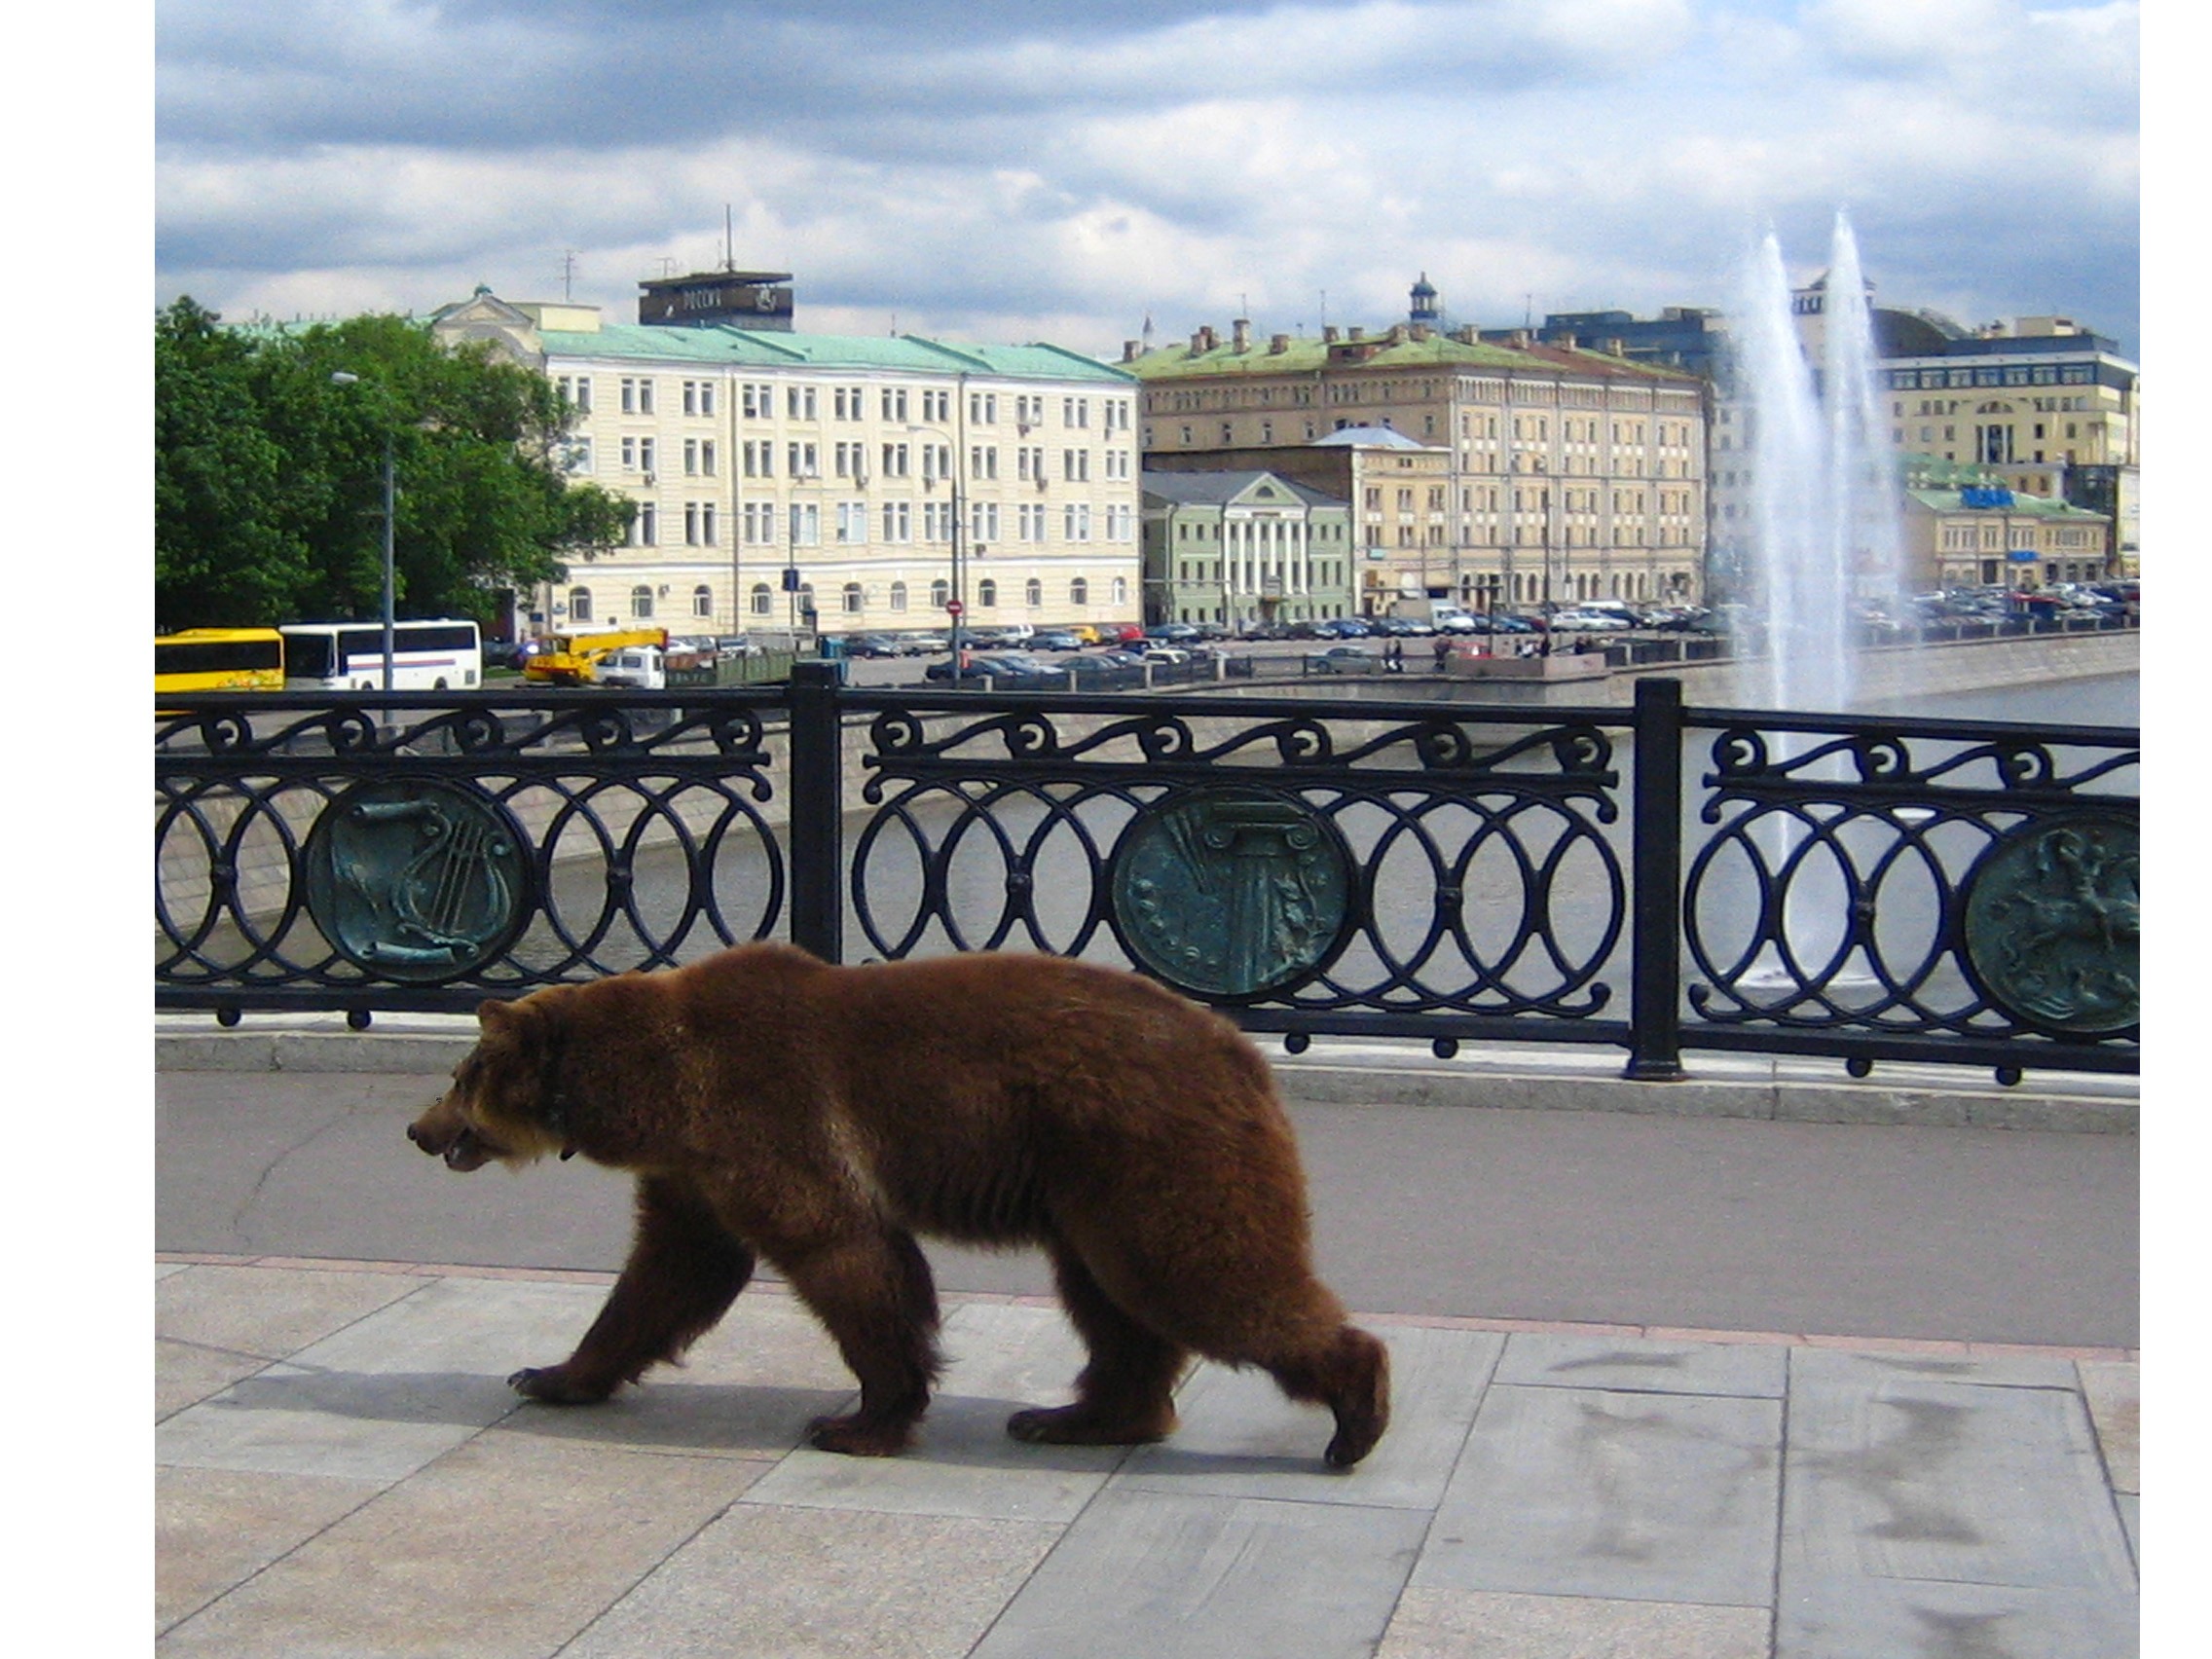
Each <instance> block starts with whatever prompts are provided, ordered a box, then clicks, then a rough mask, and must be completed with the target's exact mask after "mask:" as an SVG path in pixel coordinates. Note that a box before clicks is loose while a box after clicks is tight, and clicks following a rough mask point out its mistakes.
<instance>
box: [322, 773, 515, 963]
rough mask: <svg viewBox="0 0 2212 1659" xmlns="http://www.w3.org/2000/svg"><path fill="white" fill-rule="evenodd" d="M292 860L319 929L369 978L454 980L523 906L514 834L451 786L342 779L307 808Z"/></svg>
mask: <svg viewBox="0 0 2212 1659" xmlns="http://www.w3.org/2000/svg"><path fill="white" fill-rule="evenodd" d="M301 868H302V873H303V875H304V878H305V883H306V898H307V906H308V914H309V915H310V916H312V917H313V919H314V924H315V926H316V927H317V928H319V929H320V930H321V932H322V936H323V938H324V939H325V940H329V942H330V945H331V947H332V948H333V949H334V950H336V951H337V952H338V954H339V955H341V956H343V957H344V958H345V959H346V960H347V961H349V962H350V963H352V964H353V965H354V966H355V967H357V968H360V969H362V970H364V971H365V972H367V973H370V974H373V975H375V976H377V977H379V978H385V979H402V980H407V981H410V982H415V983H421V982H425V981H436V980H441V979H453V978H458V977H461V975H464V974H466V973H469V972H470V971H471V970H473V969H476V968H479V967H481V966H483V965H484V964H485V963H486V962H489V961H491V960H492V959H493V958H494V957H496V956H498V954H499V953H500V952H501V951H503V950H505V949H506V948H507V946H508V945H509V944H510V943H511V942H512V941H513V940H514V937H515V935H516V934H517V933H518V932H519V931H520V930H521V927H522V924H523V921H524V919H525V918H526V917H527V916H528V914H529V912H530V895H531V866H530V855H529V844H528V841H527V839H526V837H525V836H524V835H523V833H522V830H521V829H520V828H519V827H518V826H517V825H516V823H515V821H514V819H513V817H512V816H511V815H510V814H509V813H508V812H507V811H506V809H505V808H504V807H502V806H501V805H500V804H499V803H498V801H495V800H493V799H492V798H491V797H490V796H488V795H486V794H484V793H482V792H480V791H478V790H475V789H473V788H471V787H467V786H462V785H455V784H449V783H442V782H438V781H435V780H429V779H394V780H387V781H383V782H377V783H361V784H355V785H353V786H352V787H351V788H350V789H348V790H346V791H345V792H343V793H341V794H339V795H338V796H337V797H336V798H335V799H334V800H332V801H331V803H330V804H329V805H328V806H327V807H325V808H324V809H323V810H322V813H321V815H320V816H319V817H317V818H316V820H315V822H314V827H313V830H310V831H309V833H308V840H307V846H306V848H305V849H304V850H303V853H302V857H301Z"/></svg>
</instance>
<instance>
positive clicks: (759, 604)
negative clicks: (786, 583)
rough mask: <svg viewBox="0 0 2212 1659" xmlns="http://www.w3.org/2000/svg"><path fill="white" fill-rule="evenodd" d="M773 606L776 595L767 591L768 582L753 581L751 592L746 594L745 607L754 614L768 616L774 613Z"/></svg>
mask: <svg viewBox="0 0 2212 1659" xmlns="http://www.w3.org/2000/svg"><path fill="white" fill-rule="evenodd" d="M775 606H776V596H775V595H774V594H773V593H771V592H770V591H769V588H768V584H767V583H766V582H755V583H754V584H753V592H752V593H751V594H750V595H748V596H747V602H746V608H747V609H748V610H750V611H752V613H753V614H754V615H756V616H768V615H772V614H774V611H775Z"/></svg>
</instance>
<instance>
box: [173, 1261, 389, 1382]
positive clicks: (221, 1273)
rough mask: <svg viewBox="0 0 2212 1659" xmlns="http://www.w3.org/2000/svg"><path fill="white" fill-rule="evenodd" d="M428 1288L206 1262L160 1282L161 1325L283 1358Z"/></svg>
mask: <svg viewBox="0 0 2212 1659" xmlns="http://www.w3.org/2000/svg"><path fill="white" fill-rule="evenodd" d="M423 1288H424V1281H423V1280H421V1279H413V1278H408V1277H406V1276H404V1275H402V1274H398V1273H355V1272H319V1271H317V1270H314V1269H311V1268H264V1267H251V1268H248V1267H232V1266H228V1265H222V1264H210V1263H201V1264H196V1265H193V1266H190V1267H186V1268H184V1269H182V1270H181V1271H180V1272H177V1273H174V1274H172V1275H170V1276H169V1277H167V1278H166V1279H164V1280H162V1281H161V1282H160V1283H159V1284H157V1285H156V1286H155V1287H154V1326H155V1329H156V1330H157V1331H158V1332H160V1334H161V1335H162V1336H164V1337H166V1338H168V1339H169V1340H170V1341H172V1342H179V1343H192V1344H196V1345H198V1346H202V1347H210V1348H227V1349H231V1350H234V1351H236V1352H240V1353H245V1354H256V1355H259V1356H260V1357H261V1358H263V1359H282V1358H284V1357H285V1356H287V1355H289V1354H293V1353H296V1352H298V1351H299V1350H300V1349H301V1348H303V1347H306V1346H308V1345H309V1344H310V1343H313V1342H319V1341H321V1340H322V1339H323V1338H325V1337H328V1336H330V1335H332V1334H333V1333H335V1332H337V1331H341V1330H343V1329H345V1327H347V1326H348V1325H350V1324H351V1323H353V1321H354V1320H356V1319H360V1318H363V1317H365V1316H367V1315H368V1314H370V1313H374V1312H375V1311H377V1310H378V1309H381V1308H387V1307H389V1306H390V1305H391V1304H393V1303H395V1302H398V1301H401V1300H402V1299H404V1298H406V1297H408V1296H412V1295H414V1294H415V1293H416V1292H418V1291H420V1290H422V1289H423Z"/></svg>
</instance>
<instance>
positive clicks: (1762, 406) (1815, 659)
mask: <svg viewBox="0 0 2212 1659" xmlns="http://www.w3.org/2000/svg"><path fill="white" fill-rule="evenodd" d="M1825 306H1826V311H1825V319H1824V320H1825V346H1824V350H1823V351H1822V354H1821V373H1820V378H1819V384H1818V385H1817V386H1816V384H1815V378H1814V373H1813V366H1812V364H1811V363H1810V362H1809V361H1808V360H1807V357H1806V353H1805V350H1804V348H1803V346H1802V344H1801V343H1800V339H1799V336H1798V331H1797V323H1796V318H1795V314H1794V311H1793V308H1792V306H1791V303H1790V289H1789V278H1788V274H1787V273H1786V272H1785V270H1784V269H1783V263H1782V245H1781V242H1780V240H1778V239H1777V238H1776V237H1775V236H1774V234H1773V233H1772V232H1769V233H1768V234H1767V235H1766V236H1765V237H1764V238H1763V239H1762V240H1760V242H1759V245H1758V247H1757V249H1756V251H1755V252H1754V254H1753V256H1752V258H1751V260H1750V262H1749V263H1748V266H1747V268H1746V272H1745V276H1744V280H1743V283H1742V305H1741V308H1740V312H1739V320H1738V324H1737V327H1736V329H1735V348H1734V359H1733V363H1732V377H1733V383H1734V385H1733V391H1734V395H1735V396H1736V397H1737V399H1738V400H1739V402H1740V403H1741V405H1742V407H1743V409H1744V411H1745V416H1746V421H1747V423H1748V429H1749V431H1750V433H1751V445H1752V449H1753V455H1754V460H1753V463H1752V480H1751V500H1750V506H1751V527H1752V529H1751V562H1750V567H1749V570H1748V571H1747V575H1748V577H1749V580H1750V592H1749V594H1748V595H1747V597H1748V599H1749V601H1750V605H1751V619H1752V622H1753V638H1754V639H1755V640H1757V641H1759V642H1761V646H1760V648H1759V649H1758V650H1757V652H1756V654H1755V655H1753V656H1751V657H1750V658H1749V659H1748V660H1746V661H1745V662H1743V664H1742V665H1741V666H1740V667H1739V670H1738V698H1739V700H1740V701H1742V702H1745V703H1749V704H1751V705H1752V706H1754V707H1762V708H1778V709H1797V710H1816V711H1821V712H1825V713H1840V712H1842V711H1844V710H1846V709H1848V708H1849V707H1850V706H1851V701H1852V696H1853V692H1854V689H1855V681H1856V675H1855V674H1854V672H1853V658H1854V649H1853V646H1854V644H1855V636H1856V633H1857V626H1858V624H1857V617H1858V613H1859V610H1860V608H1861V607H1862V605H1863V604H1864V603H1865V602H1867V601H1869V600H1887V599H1890V598H1892V597H1893V596H1894V595H1895V594H1896V592H1897V591H1898V588H1899V582H1900V578H1901V573H1902V572H1901V565H1902V536H1901V535H1900V533H1899V526H1898V495H1897V491H1898V485H1897V479H1896V474H1895V468H1894V466H1893V465H1892V463H1891V460H1890V454H1889V449H1888V446H1887V445H1886V444H1884V443H1883V442H1882V440H1881V433H1880V430H1879V428H1878V424H1877V423H1878V422H1879V420H1880V406H1879V404H1878V402H1877V397H1878V392H1877V389H1876V387H1875V381H1874V366H1875V354H1874V336H1873V318H1872V313H1871V312H1870V310H1869V308H1868V307H1867V304H1866V285H1865V279H1864V277H1863V276H1862V273H1861V268H1860V263H1859V244H1858V240H1857V239H1856V238H1855V237H1854V236H1853V235H1852V231H1851V221H1850V220H1849V219H1848V218H1847V217H1845V216H1844V215H1843V214H1841V213H1838V214H1837V215H1836V220H1835V238H1834V245H1833V248H1832V251H1831V257H1830V260H1829V263H1828V276H1827V284H1826V293H1825Z"/></svg>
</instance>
